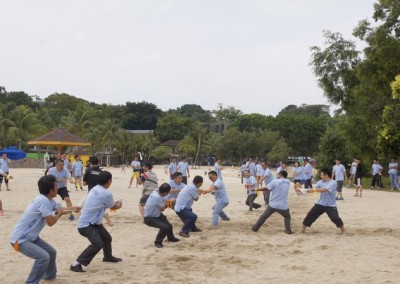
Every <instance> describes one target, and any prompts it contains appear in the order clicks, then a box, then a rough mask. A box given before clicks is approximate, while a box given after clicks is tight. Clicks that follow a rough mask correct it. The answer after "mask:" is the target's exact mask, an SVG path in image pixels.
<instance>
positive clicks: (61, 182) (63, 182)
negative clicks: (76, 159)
mask: <svg viewBox="0 0 400 284" xmlns="http://www.w3.org/2000/svg"><path fill="white" fill-rule="evenodd" d="M47 174H48V175H53V176H55V177H56V179H57V189H58V190H57V194H58V195H59V196H60V197H61V199H62V200H64V201H65V203H66V204H67V207H72V202H71V199H70V198H69V193H68V189H67V182H68V181H71V174H70V173H69V171H67V170H66V169H64V161H63V160H61V159H57V160H56V166H55V167H53V168H51V169H50V170H49V171H48V172H47ZM69 220H70V221H74V220H75V217H74V215H73V214H72V212H71V215H70V216H69Z"/></svg>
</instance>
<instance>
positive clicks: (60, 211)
mask: <svg viewBox="0 0 400 284" xmlns="http://www.w3.org/2000/svg"><path fill="white" fill-rule="evenodd" d="M63 213H64V212H63V208H59V209H58V210H57V214H56V215H55V216H53V215H50V216H47V217H46V218H45V220H46V224H47V225H48V226H50V227H52V226H53V225H54V224H55V223H57V221H58V219H60V217H61V216H62V215H64V214H63Z"/></svg>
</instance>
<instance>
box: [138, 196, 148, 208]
mask: <svg viewBox="0 0 400 284" xmlns="http://www.w3.org/2000/svg"><path fill="white" fill-rule="evenodd" d="M149 197H150V195H143V196H142V197H141V198H140V200H139V205H142V206H145V205H146V201H147V199H149Z"/></svg>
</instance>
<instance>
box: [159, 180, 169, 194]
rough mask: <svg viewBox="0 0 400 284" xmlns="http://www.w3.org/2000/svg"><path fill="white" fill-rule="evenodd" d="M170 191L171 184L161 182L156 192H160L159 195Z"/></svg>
mask: <svg viewBox="0 0 400 284" xmlns="http://www.w3.org/2000/svg"><path fill="white" fill-rule="evenodd" d="M170 191H171V186H170V185H169V184H168V183H163V184H162V185H161V186H160V187H159V189H158V192H159V193H160V195H161V196H166V195H168V193H169V192H170Z"/></svg>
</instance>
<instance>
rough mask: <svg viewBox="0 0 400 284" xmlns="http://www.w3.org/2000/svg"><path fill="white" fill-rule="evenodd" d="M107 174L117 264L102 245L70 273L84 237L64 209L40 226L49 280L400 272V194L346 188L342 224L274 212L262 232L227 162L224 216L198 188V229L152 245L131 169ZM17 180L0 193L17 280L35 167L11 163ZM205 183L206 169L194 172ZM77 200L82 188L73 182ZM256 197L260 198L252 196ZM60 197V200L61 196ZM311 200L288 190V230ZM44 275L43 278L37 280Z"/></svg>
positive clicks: (9, 269)
mask: <svg viewBox="0 0 400 284" xmlns="http://www.w3.org/2000/svg"><path fill="white" fill-rule="evenodd" d="M109 170H110V171H111V172H112V174H113V177H114V178H113V184H112V186H111V191H112V192H113V194H114V197H115V199H118V198H119V197H123V198H124V205H123V208H122V209H121V210H120V211H118V212H117V213H114V214H112V215H111V217H112V219H113V222H114V226H113V227H109V226H107V225H106V227H107V229H108V230H109V232H110V233H111V235H112V237H113V253H114V255H115V256H118V257H121V258H123V261H122V262H121V263H117V264H114V263H103V262H102V261H101V260H102V253H99V254H98V255H97V256H96V258H95V259H94V260H93V262H92V263H91V264H90V265H89V266H88V267H87V268H86V269H87V272H86V273H74V272H70V271H69V266H70V264H71V263H72V261H73V260H75V259H76V257H77V256H78V255H79V254H80V253H81V251H82V250H83V249H84V248H85V247H86V246H87V245H88V241H87V239H85V238H84V237H82V236H80V235H79V234H78V231H77V229H76V221H73V222H70V221H69V220H68V219H67V218H66V217H65V216H64V217H63V218H62V219H60V220H59V222H58V223H57V224H56V225H55V226H53V227H47V226H46V227H45V229H44V230H43V231H42V233H41V237H42V238H43V239H44V240H46V241H47V242H49V243H50V244H51V245H53V246H54V248H56V250H57V253H58V255H57V266H58V276H59V278H58V279H57V280H55V281H51V282H49V283H160V282H163V283H265V282H266V281H268V282H269V283H278V282H284V283H322V282H325V283H398V282H399V279H400V268H399V267H400V263H399V259H400V241H399V240H400V194H398V193H397V192H394V193H393V192H377V191H370V190H364V196H363V197H362V198H358V197H353V195H354V189H344V197H345V200H344V201H341V202H339V203H338V210H339V213H340V216H341V218H342V219H343V221H344V223H345V226H346V228H347V234H346V235H344V236H342V235H339V234H338V233H339V229H337V228H336V227H335V225H334V224H333V223H331V222H330V220H329V218H328V217H327V216H326V215H323V216H321V218H320V219H318V220H317V222H316V223H314V225H313V227H312V228H309V229H308V230H307V234H306V235H300V234H297V233H296V234H294V235H286V234H285V233H284V232H283V230H284V226H283V218H282V217H281V216H280V215H278V214H274V215H273V216H272V217H271V218H270V219H269V220H268V221H267V223H266V224H265V225H264V226H263V227H262V228H261V229H260V231H259V232H257V233H253V232H252V231H250V228H251V226H252V225H253V224H254V223H255V222H256V220H257V218H258V216H259V215H260V214H261V213H262V211H263V210H264V207H263V208H261V209H259V210H256V211H253V212H248V207H247V206H246V205H245V204H244V201H245V198H246V196H245V190H244V189H243V187H242V185H241V184H240V179H239V178H238V177H237V171H236V170H232V169H230V168H229V169H225V170H224V171H223V174H224V181H225V184H226V187H227V189H228V194H229V197H230V205H229V206H228V207H227V208H226V213H227V214H228V215H229V217H230V218H231V221H229V222H220V227H219V228H217V229H214V228H212V227H211V207H212V205H213V203H214V198H213V196H211V195H206V196H201V197H200V200H199V201H198V202H195V205H194V211H195V212H196V213H197V214H198V216H199V218H198V226H199V227H200V228H202V229H203V232H201V233H192V235H191V237H190V238H188V239H182V240H181V242H178V243H168V242H165V243H164V244H165V247H164V248H163V249H157V248H155V247H154V244H153V241H154V238H155V235H156V233H157V230H156V229H154V228H150V227H147V226H146V225H144V224H143V221H142V218H141V217H140V213H139V211H138V208H137V203H138V200H139V198H140V193H141V190H140V189H139V188H135V187H133V188H131V189H129V188H128V182H129V178H130V171H129V169H127V170H126V172H121V169H115V168H113V169H109ZM155 172H156V173H157V175H158V178H159V182H160V184H161V183H162V182H165V181H166V178H167V176H166V175H165V174H164V172H163V169H162V166H158V167H156V168H155ZM11 173H12V175H13V176H14V179H13V180H12V181H11V184H10V187H11V189H12V191H10V192H6V191H5V188H4V185H3V188H2V189H3V191H1V192H0V198H1V200H2V201H3V208H4V210H5V215H4V216H2V217H0V230H1V234H0V242H1V258H0V267H1V275H2V277H1V279H2V280H1V282H2V283H23V282H24V280H25V279H26V277H27V275H28V273H29V271H30V269H31V267H32V263H33V261H32V260H31V259H29V258H27V257H25V256H24V255H22V254H19V253H16V252H14V251H13V249H12V247H11V246H10V244H9V236H10V234H11V231H12V228H13V226H14V224H15V223H16V222H17V220H18V219H19V217H20V216H21V213H22V212H23V211H24V210H25V208H26V207H27V205H28V204H29V203H30V202H31V200H32V199H33V198H34V197H35V196H36V195H37V193H38V191H37V180H38V178H39V177H40V176H41V175H42V174H43V170H41V169H11ZM194 174H200V175H202V176H203V177H204V178H205V183H204V186H203V188H208V187H209V185H210V181H209V180H208V178H207V177H206V176H204V169H201V170H192V177H193V176H194ZM70 189H71V190H72V192H71V198H72V201H73V203H74V204H77V203H78V202H79V200H80V199H81V198H82V197H83V196H84V194H86V193H85V192H76V191H75V190H73V188H72V186H71V185H70ZM257 200H258V202H261V198H257ZM57 201H58V202H60V201H61V200H60V199H59V197H58V198H57ZM315 201H316V198H315V196H314V195H313V194H308V195H307V196H302V197H296V196H295V194H294V192H291V193H290V198H289V205H290V209H291V214H292V229H293V230H294V231H296V232H299V231H300V226H301V222H302V220H303V218H304V217H305V215H306V213H307V212H308V210H309V209H310V208H311V207H312V205H313V204H314V202H315ZM166 215H167V216H168V218H169V220H170V222H171V223H172V224H173V226H174V231H175V232H176V235H177V234H178V232H179V229H180V227H181V221H180V219H179V218H178V217H177V216H176V215H175V213H174V212H173V211H172V210H167V211H166ZM43 283H47V282H43Z"/></svg>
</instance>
